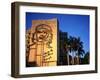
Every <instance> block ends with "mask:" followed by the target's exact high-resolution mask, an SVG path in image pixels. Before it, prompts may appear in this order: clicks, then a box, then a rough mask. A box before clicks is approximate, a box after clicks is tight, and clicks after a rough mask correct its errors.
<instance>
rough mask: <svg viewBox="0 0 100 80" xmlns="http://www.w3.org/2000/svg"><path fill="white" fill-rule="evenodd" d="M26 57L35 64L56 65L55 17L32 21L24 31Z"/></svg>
mask: <svg viewBox="0 0 100 80" xmlns="http://www.w3.org/2000/svg"><path fill="white" fill-rule="evenodd" d="M26 58H27V62H36V64H37V66H56V65H57V19H49V20H33V21H32V26H31V29H29V30H27V31H26Z"/></svg>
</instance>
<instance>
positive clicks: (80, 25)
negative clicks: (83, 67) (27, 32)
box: [26, 12, 90, 52]
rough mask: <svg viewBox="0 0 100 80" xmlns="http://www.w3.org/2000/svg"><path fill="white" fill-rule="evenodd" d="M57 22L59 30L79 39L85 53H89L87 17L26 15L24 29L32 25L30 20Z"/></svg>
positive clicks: (74, 15)
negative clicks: (54, 20) (51, 20)
mask: <svg viewBox="0 0 100 80" xmlns="http://www.w3.org/2000/svg"><path fill="white" fill-rule="evenodd" d="M53 18H57V20H58V21H59V29H60V30H61V31H63V32H68V35H70V36H74V37H80V39H81V41H82V42H83V46H84V50H85V52H87V51H89V50H90V49H89V48H90V47H89V45H90V44H89V28H90V27H89V26H90V25H89V23H90V19H89V15H77V14H51V13H31V12H27V13H26V29H29V28H30V27H31V25H32V20H39V19H53Z"/></svg>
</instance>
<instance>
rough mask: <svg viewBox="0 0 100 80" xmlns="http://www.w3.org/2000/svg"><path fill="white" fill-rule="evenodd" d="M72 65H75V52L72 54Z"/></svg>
mask: <svg viewBox="0 0 100 80" xmlns="http://www.w3.org/2000/svg"><path fill="white" fill-rule="evenodd" d="M72 65H74V52H72Z"/></svg>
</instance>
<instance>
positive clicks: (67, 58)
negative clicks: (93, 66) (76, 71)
mask: <svg viewBox="0 0 100 80" xmlns="http://www.w3.org/2000/svg"><path fill="white" fill-rule="evenodd" d="M67 63H68V65H69V53H68V52H67Z"/></svg>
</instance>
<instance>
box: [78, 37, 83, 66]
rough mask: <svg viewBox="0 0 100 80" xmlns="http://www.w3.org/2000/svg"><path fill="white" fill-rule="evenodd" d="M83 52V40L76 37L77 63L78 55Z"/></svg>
mask: <svg viewBox="0 0 100 80" xmlns="http://www.w3.org/2000/svg"><path fill="white" fill-rule="evenodd" d="M84 53H85V51H84V49H83V42H82V41H81V40H80V37H78V38H77V54H76V55H77V64H79V61H80V60H79V59H80V56H82V55H83V54H84Z"/></svg>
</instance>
